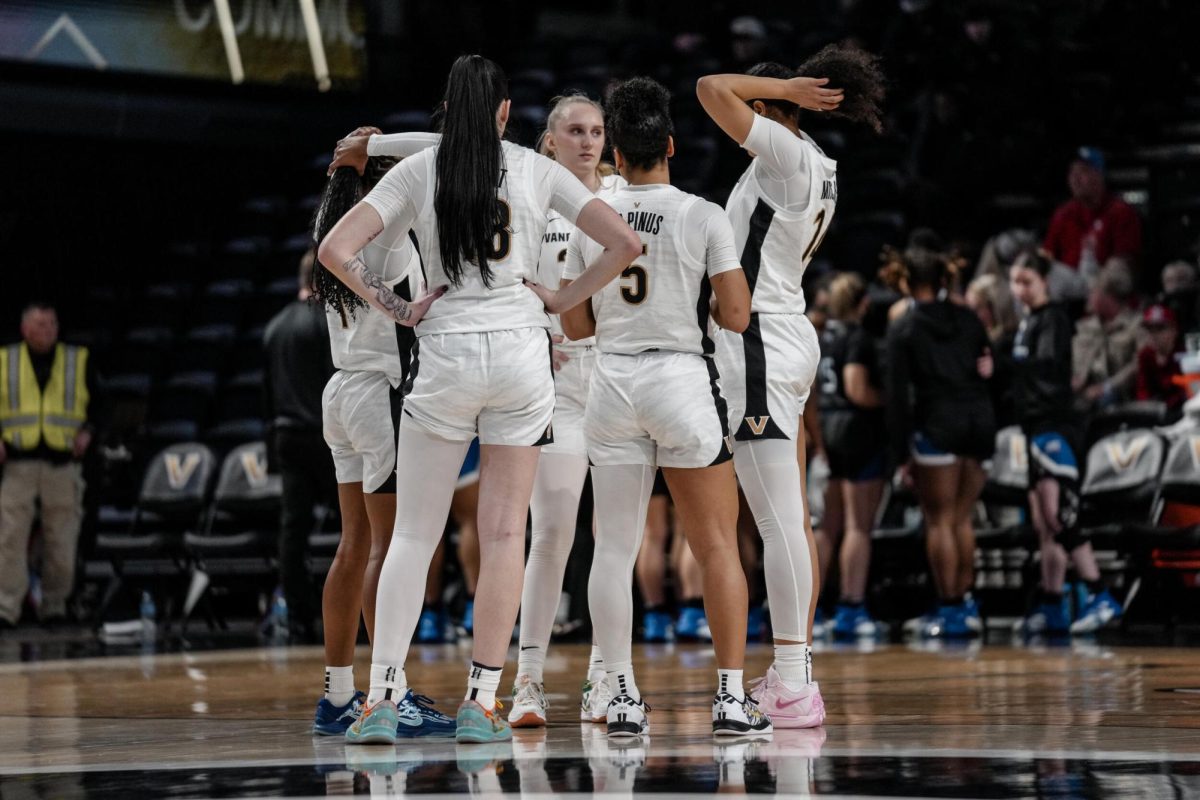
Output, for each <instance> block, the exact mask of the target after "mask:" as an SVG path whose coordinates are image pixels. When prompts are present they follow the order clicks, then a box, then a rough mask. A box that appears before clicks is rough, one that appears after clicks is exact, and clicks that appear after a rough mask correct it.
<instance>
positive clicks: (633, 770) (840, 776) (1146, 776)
mask: <svg viewBox="0 0 1200 800" xmlns="http://www.w3.org/2000/svg"><path fill="white" fill-rule="evenodd" d="M467 648H468V646H467V645H461V646H455V645H446V646H437V647H418V648H414V651H413V656H412V659H411V662H410V670H409V675H410V679H411V681H412V684H413V686H414V688H416V689H418V690H419V691H421V692H423V693H425V694H428V695H430V696H432V697H433V698H435V699H436V700H437V702H438V706H439V707H440V708H442V709H443V710H445V711H447V712H448V713H451V714H453V712H454V709H455V707H456V705H457V702H458V699H459V698H460V697H461V692H462V687H463V685H464V674H465V664H466V663H467V661H468V659H469V649H467ZM26 655H28V654H26ZM635 658H636V659H637V663H636V666H637V669H638V682H639V685H640V686H641V688H642V691H643V693H644V695H645V696H646V698H647V700H648V702H649V703H650V704H651V705H652V707H653V709H654V710H653V713H652V714H651V731H650V736H649V738H648V740H646V741H645V742H644V743H642V744H639V745H635V746H625V747H618V746H616V745H613V744H610V743H609V742H608V740H607V738H606V737H605V736H604V733H603V726H600V725H592V724H585V723H580V721H579V719H578V715H577V703H578V691H579V684H580V681H581V679H582V677H583V675H584V672H585V669H586V661H587V648H586V647H585V646H583V645H555V646H553V647H552V648H551V654H550V658H549V660H548V662H547V665H546V667H547V668H546V685H547V691H548V693H549V695H550V700H551V724H550V726H549V727H548V728H546V729H543V730H525V731H518V732H517V736H516V739H515V741H513V742H512V743H505V744H503V745H456V744H455V743H454V742H453V741H448V740H433V739H426V740H418V741H415V742H404V743H401V744H399V745H397V746H396V747H395V748H388V747H384V748H379V747H354V746H346V745H345V744H344V742H343V741H342V740H341V739H330V738H316V737H312V736H310V734H309V725H310V724H311V720H312V711H313V707H314V704H315V702H316V700H317V697H318V690H319V689H320V686H321V679H322V664H323V659H322V656H321V651H320V649H319V648H308V647H306V648H283V647H280V648H261V647H256V648H253V649H244V650H225V651H212V652H203V653H195V654H189V653H174V654H154V653H146V654H143V655H132V656H120V657H103V658H82V659H71V660H55V661H38V660H34V661H31V662H25V663H6V664H0V697H2V698H3V708H2V713H3V724H2V725H0V797H3V798H14V797H15V798H25V797H42V798H58V797H101V796H124V797H143V796H146V797H150V796H154V797H167V796H169V797H208V796H220V797H243V796H280V795H282V796H330V795H351V794H363V795H372V796H389V795H396V794H401V793H405V792H408V793H422V794H429V793H433V794H442V793H447V794H449V793H454V794H460V793H463V792H472V793H480V794H488V793H501V792H502V793H509V794H515V793H518V792H520V793H523V794H550V793H561V794H588V793H592V792H604V793H611V792H620V793H624V794H631V793H655V794H658V793H670V794H691V793H705V794H707V793H711V792H714V791H722V792H733V793H741V792H756V793H757V792H771V793H780V794H793V795H800V796H805V795H811V796H831V797H850V796H854V797H863V796H867V797H926V796H929V797H996V798H1016V797H1030V798H1043V797H1120V798H1159V797H1162V798H1184V797H1200V651H1196V650H1194V649H1188V648H1170V649H1167V648H1130V647H1113V648H1110V647H1105V646H1101V645H1097V644H1095V643H1090V644H1075V645H1073V646H1072V645H1067V644H1062V645H1059V646H1021V647H1017V646H1000V645H996V646H979V645H969V646H967V645H964V646H961V647H949V646H946V647H943V648H942V649H929V648H921V647H915V646H914V647H906V646H903V645H888V646H881V647H865V648H862V649H859V648H855V647H853V646H851V647H847V648H840V647H826V648H824V649H823V650H821V651H820V652H819V653H818V656H817V662H816V663H817V669H818V677H819V679H820V681H821V686H822V691H823V694H824V696H825V699H826V702H827V705H828V708H829V711H830V715H829V719H828V722H827V723H826V726H825V728H824V729H821V730H815V731H777V732H776V733H775V734H774V736H773V737H772V738H771V739H770V740H769V741H765V742H755V743H747V742H742V743H734V744H722V743H719V742H716V741H714V739H713V737H712V736H711V735H710V733H709V712H708V703H709V701H710V699H711V691H712V688H711V687H712V683H713V670H714V669H715V666H714V662H713V655H712V651H711V649H710V648H707V647H705V646H702V645H663V646H649V645H645V646H643V645H639V646H637V647H635ZM368 659H369V653H368V652H367V651H366V650H365V649H363V650H360V652H359V659H358V666H357V669H356V677H357V678H358V680H359V683H360V685H362V684H363V683H364V682H365V680H366V677H367V675H368V672H369V666H368ZM769 659H770V649H769V647H767V646H764V645H755V646H752V647H751V650H750V654H749V659H748V663H747V665H746V674H747V675H758V674H761V673H762V672H763V670H764V669H765V667H766V665H767V663H768V661H769ZM512 665H513V662H511V661H510V664H509V668H508V669H507V670H506V672H505V677H504V680H505V686H507V685H509V683H510V682H511V679H512V669H513V666H512Z"/></svg>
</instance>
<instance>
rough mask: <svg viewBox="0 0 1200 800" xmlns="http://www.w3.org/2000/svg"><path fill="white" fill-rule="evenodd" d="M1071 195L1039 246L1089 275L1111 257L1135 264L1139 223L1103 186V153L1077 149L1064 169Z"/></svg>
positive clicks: (1135, 216)
mask: <svg viewBox="0 0 1200 800" xmlns="http://www.w3.org/2000/svg"><path fill="white" fill-rule="evenodd" d="M1067 186H1068V187H1069V188H1070V190H1071V199H1070V200H1068V201H1067V202H1065V203H1063V204H1062V205H1061V206H1059V207H1058V209H1057V210H1056V211H1055V212H1054V216H1053V217H1051V218H1050V227H1049V229H1048V230H1047V231H1046V239H1045V243H1044V245H1043V246H1044V248H1045V249H1046V251H1047V252H1049V254H1050V256H1051V258H1053V259H1054V260H1055V261H1058V262H1061V263H1063V264H1066V265H1067V266H1068V267H1072V268H1074V269H1076V270H1079V271H1080V272H1081V273H1083V274H1084V275H1085V276H1090V275H1094V274H1096V273H1097V272H1099V270H1100V266H1101V265H1102V264H1104V263H1106V262H1107V261H1108V259H1109V258H1111V257H1112V256H1124V257H1125V258H1128V259H1129V260H1130V261H1131V262H1132V263H1137V259H1138V257H1139V256H1140V255H1141V252H1142V222H1141V220H1140V219H1139V218H1138V215H1137V212H1136V211H1134V210H1133V208H1132V207H1131V206H1130V205H1129V204H1128V203H1126V202H1125V201H1124V200H1122V199H1120V198H1119V197H1117V196H1116V195H1114V194H1113V193H1112V192H1110V191H1109V190H1108V187H1107V185H1106V183H1105V177H1104V154H1103V153H1101V152H1100V151H1099V150H1097V149H1096V148H1094V147H1081V148H1079V150H1078V151H1076V154H1075V159H1074V160H1073V161H1072V162H1071V167H1070V169H1069V170H1068V172H1067Z"/></svg>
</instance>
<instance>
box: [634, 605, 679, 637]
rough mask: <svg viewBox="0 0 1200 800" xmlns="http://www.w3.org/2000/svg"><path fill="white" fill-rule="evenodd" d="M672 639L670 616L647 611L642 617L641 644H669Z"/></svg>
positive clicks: (660, 612) (659, 612)
mask: <svg viewBox="0 0 1200 800" xmlns="http://www.w3.org/2000/svg"><path fill="white" fill-rule="evenodd" d="M672 638H674V637H673V634H672V631H671V617H670V615H668V614H664V613H663V612H662V611H647V612H646V613H645V615H643V616H642V641H643V642H669V641H671V639H672Z"/></svg>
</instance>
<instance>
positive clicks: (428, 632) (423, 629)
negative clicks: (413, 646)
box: [417, 608, 445, 644]
mask: <svg viewBox="0 0 1200 800" xmlns="http://www.w3.org/2000/svg"><path fill="white" fill-rule="evenodd" d="M444 641H445V637H444V636H443V634H442V618H441V614H439V613H438V612H436V611H434V610H433V609H432V608H426V609H424V610H423V611H422V612H421V618H420V619H419V620H417V643H418V644H441V643H442V642H444Z"/></svg>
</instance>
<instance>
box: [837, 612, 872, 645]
mask: <svg viewBox="0 0 1200 800" xmlns="http://www.w3.org/2000/svg"><path fill="white" fill-rule="evenodd" d="M833 635H834V637H835V638H838V639H859V638H868V637H871V638H873V637H875V636H878V635H879V625H878V624H876V622H875V620H874V619H873V618H872V617H871V615H870V614H868V613H867V609H866V607H865V606H861V605H860V606H845V605H839V606H838V607H837V612H836V613H835V614H834V617H833Z"/></svg>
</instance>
